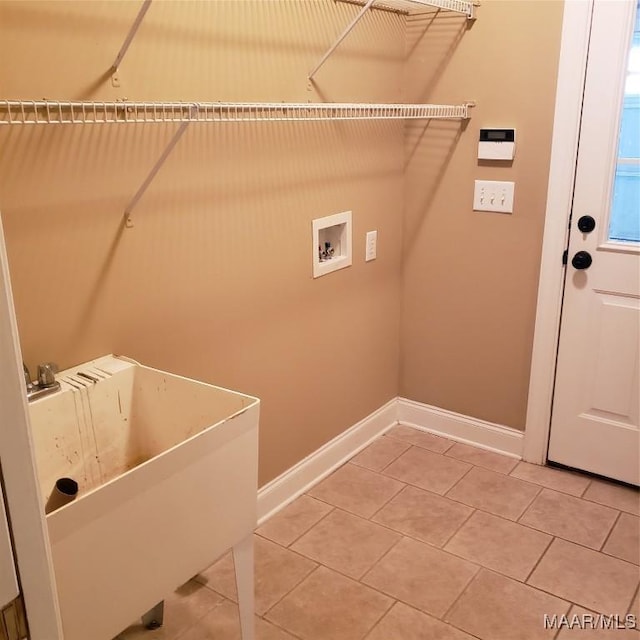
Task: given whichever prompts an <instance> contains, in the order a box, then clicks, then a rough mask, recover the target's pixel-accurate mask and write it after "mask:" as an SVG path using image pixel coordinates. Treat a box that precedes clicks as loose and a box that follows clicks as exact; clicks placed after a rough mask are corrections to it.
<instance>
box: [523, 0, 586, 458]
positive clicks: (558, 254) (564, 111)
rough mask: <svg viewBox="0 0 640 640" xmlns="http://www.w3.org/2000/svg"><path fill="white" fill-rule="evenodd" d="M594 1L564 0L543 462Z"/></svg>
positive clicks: (541, 309)
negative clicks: (564, 252)
mask: <svg viewBox="0 0 640 640" xmlns="http://www.w3.org/2000/svg"><path fill="white" fill-rule="evenodd" d="M593 6H594V0H565V3H564V14H563V21H562V36H561V45H560V59H559V66H558V83H557V86H556V103H555V113H554V125H553V137H552V144H551V161H550V168H549V185H548V189H547V206H546V211H545V224H544V234H543V241H542V257H541V261H540V277H539V280H538V301H537V307H536V321H535V330H534V338H533V350H532V358H531V370H530V379H529V396H528V403H527V417H526V423H525V435H524V450H523V459H524V460H526V461H527V462H533V463H536V464H545V463H546V461H547V449H548V444H549V431H550V428H551V410H552V401H553V391H554V384H555V369H556V358H557V353H558V338H559V334H560V314H561V310H562V297H563V292H564V278H565V271H566V269H565V268H564V267H563V265H562V253H563V251H564V250H565V248H566V246H567V241H568V236H569V229H568V221H569V215H570V213H571V204H572V201H573V189H574V183H575V173H576V160H577V155H578V137H579V133H580V121H581V116H582V101H583V96H584V85H585V76H586V67H587V52H588V47H589V36H590V33H591V21H592V15H593Z"/></svg>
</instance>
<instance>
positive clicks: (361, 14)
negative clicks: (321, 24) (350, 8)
mask: <svg viewBox="0 0 640 640" xmlns="http://www.w3.org/2000/svg"><path fill="white" fill-rule="evenodd" d="M375 1H376V0H367V3H366V4H365V5H364V7H362V9H361V10H360V12H359V13H358V15H357V16H356V17H355V18H354V19H353V20H352V21H351V24H350V25H349V26H348V27H347V28H346V29H345V30H344V31H343V32H342V35H341V36H340V37H339V38H338V39H337V40H336V41H335V43H334V44H333V46H332V47H331V48H330V49H329V51H327V53H325V54H324V56H322V59H321V60H320V62H318V64H317V65H316V66H315V67H314V68H313V69H312V70H311V72H310V73H309V80H313V76H315V75H316V73H317V72H318V71H319V70H320V67H322V65H323V64H324V63H325V62H326V61H327V60H328V59H329V56H331V54H332V53H333V52H334V51H335V50H336V49H337V48H338V47H339V46H340V43H341V42H342V41H343V40H344V39H345V38H346V37H347V36H348V35H349V34H350V33H351V31H352V30H353V28H354V27H355V26H356V25H357V24H358V22H360V20H362V18H363V17H364V14H365V13H367V11H369V9H370V8H371V7H372V6H373V3H374V2H375Z"/></svg>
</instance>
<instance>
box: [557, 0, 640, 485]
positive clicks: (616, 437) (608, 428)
mask: <svg viewBox="0 0 640 640" xmlns="http://www.w3.org/2000/svg"><path fill="white" fill-rule="evenodd" d="M635 10H636V0H620V1H618V2H610V1H609V0H595V1H594V13H593V23H592V32H591V40H590V44H589V60H588V63H587V73H586V83H585V94H584V103H583V115H582V126H581V132H580V144H579V152H578V161H577V169H576V183H575V192H574V203H573V210H572V220H571V230H570V235H569V252H568V255H569V259H568V265H567V273H566V282H565V294H564V301H563V310H562V324H561V330H560V343H559V349H558V366H557V374H556V386H555V394H554V405H553V417H552V423H551V434H550V440H549V453H548V458H549V460H551V461H553V462H559V463H562V464H566V465H568V466H571V467H576V468H578V469H583V470H586V471H591V472H594V473H597V474H600V475H604V476H607V477H610V478H614V479H617V480H622V481H624V482H628V483H632V484H640V431H639V428H638V425H639V413H640V394H639V388H640V380H639V368H640V367H639V364H640V243H638V242H635V241H628V242H621V241H612V240H610V239H609V228H610V215H611V210H612V205H611V203H612V200H613V193H614V191H613V189H614V178H615V174H616V163H617V155H618V133H619V131H620V114H621V112H622V105H623V89H624V86H625V77H626V72H627V60H628V57H629V49H630V43H631V39H632V32H633V25H634V15H635ZM638 114H639V117H640V111H638ZM632 162H634V161H632ZM586 215H589V216H592V217H593V218H594V219H595V221H596V227H595V229H594V230H593V231H592V232H582V231H581V230H580V229H579V228H578V225H577V223H578V220H579V219H580V218H581V217H582V216H586ZM578 252H588V253H589V254H590V256H591V258H592V260H593V262H592V264H591V266H589V267H588V268H584V269H579V268H576V267H574V266H573V265H572V263H571V261H572V257H573V256H575V254H576V253H578Z"/></svg>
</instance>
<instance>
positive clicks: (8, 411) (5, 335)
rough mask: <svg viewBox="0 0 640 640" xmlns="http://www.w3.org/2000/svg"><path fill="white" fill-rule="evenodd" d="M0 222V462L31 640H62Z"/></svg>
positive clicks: (0, 221) (0, 222)
mask: <svg viewBox="0 0 640 640" xmlns="http://www.w3.org/2000/svg"><path fill="white" fill-rule="evenodd" d="M21 360H22V355H21V353H20V342H19V339H18V327H17V322H16V317H15V307H14V303H13V294H12V291H11V281H10V277H9V264H8V260H7V253H6V248H5V243H4V232H3V228H2V218H1V217H0V400H1V401H0V425H2V428H0V459H1V461H2V475H3V480H4V488H5V498H6V502H7V510H8V512H9V513H8V516H9V520H10V527H11V530H12V533H13V543H14V546H13V551H14V554H15V558H16V563H17V569H18V575H19V580H20V586H21V588H22V595H23V597H24V604H25V608H26V612H27V621H28V625H29V637H30V638H31V639H32V640H62V637H63V634H62V625H61V621H60V613H59V606H58V596H57V591H56V584H55V577H54V572H53V563H52V559H51V549H50V545H49V535H48V530H47V523H46V520H45V515H44V510H43V508H42V500H41V497H40V487H39V485H38V478H37V472H36V461H35V455H34V448H33V442H32V439H31V427H30V423H29V411H28V408H27V396H26V391H25V384H24V374H23V371H22V362H21Z"/></svg>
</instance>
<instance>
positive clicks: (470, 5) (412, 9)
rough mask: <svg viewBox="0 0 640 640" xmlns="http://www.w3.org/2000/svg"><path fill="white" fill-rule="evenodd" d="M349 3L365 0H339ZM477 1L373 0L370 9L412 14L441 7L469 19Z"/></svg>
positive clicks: (363, 3) (365, 1) (363, 0)
mask: <svg viewBox="0 0 640 640" xmlns="http://www.w3.org/2000/svg"><path fill="white" fill-rule="evenodd" d="M340 1H341V2H347V3H349V4H359V5H361V6H364V5H366V4H367V0H340ZM477 6H478V3H477V2H475V1H473V0H375V2H374V4H373V5H371V7H370V8H371V9H386V10H387V11H396V12H398V13H404V14H405V15H414V14H416V13H424V12H425V10H429V9H443V10H445V11H453V12H455V13H461V14H463V15H465V16H467V18H469V19H470V20H472V19H473V18H474V17H475V14H474V11H475V7H477Z"/></svg>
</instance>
